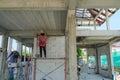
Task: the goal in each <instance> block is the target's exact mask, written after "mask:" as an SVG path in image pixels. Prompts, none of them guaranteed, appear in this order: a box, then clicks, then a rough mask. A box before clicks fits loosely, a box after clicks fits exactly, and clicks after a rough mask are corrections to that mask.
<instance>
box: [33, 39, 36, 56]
mask: <svg viewBox="0 0 120 80" xmlns="http://www.w3.org/2000/svg"><path fill="white" fill-rule="evenodd" d="M36 53H37V37H34V47H33V57H35V55H36Z"/></svg>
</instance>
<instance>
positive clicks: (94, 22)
mask: <svg viewBox="0 0 120 80" xmlns="http://www.w3.org/2000/svg"><path fill="white" fill-rule="evenodd" d="M94 30H96V21H94Z"/></svg>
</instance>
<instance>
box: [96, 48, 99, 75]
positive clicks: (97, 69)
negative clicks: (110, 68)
mask: <svg viewBox="0 0 120 80" xmlns="http://www.w3.org/2000/svg"><path fill="white" fill-rule="evenodd" d="M95 50H96V54H95V59H96V74H98V73H99V62H98V50H97V47H95Z"/></svg>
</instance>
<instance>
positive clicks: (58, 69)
mask: <svg viewBox="0 0 120 80" xmlns="http://www.w3.org/2000/svg"><path fill="white" fill-rule="evenodd" d="M46 51H47V58H44V56H43V58H36V59H33V80H34V79H35V80H42V79H43V78H45V79H46V80H64V79H65V70H66V69H65V64H66V59H65V36H49V37H48V40H47V46H46ZM43 53H44V52H43ZM37 54H39V47H38V46H37ZM43 55H44V54H43Z"/></svg>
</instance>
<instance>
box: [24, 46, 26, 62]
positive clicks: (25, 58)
mask: <svg viewBox="0 0 120 80" xmlns="http://www.w3.org/2000/svg"><path fill="white" fill-rule="evenodd" d="M24 62H26V45H25V54H24Z"/></svg>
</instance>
